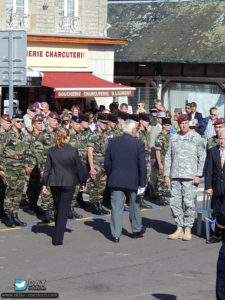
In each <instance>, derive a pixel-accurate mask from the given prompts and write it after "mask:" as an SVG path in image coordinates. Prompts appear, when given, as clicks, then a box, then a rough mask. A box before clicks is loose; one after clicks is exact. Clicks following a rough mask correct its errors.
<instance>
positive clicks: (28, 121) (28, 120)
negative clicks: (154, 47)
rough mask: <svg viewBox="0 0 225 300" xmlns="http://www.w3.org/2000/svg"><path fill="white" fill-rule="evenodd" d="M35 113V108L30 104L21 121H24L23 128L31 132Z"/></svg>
mask: <svg viewBox="0 0 225 300" xmlns="http://www.w3.org/2000/svg"><path fill="white" fill-rule="evenodd" d="M35 113H36V108H35V107H34V106H33V105H32V104H31V105H29V106H28V108H27V113H26V115H24V117H23V120H24V127H25V128H26V129H27V130H28V131H29V132H32V131H33V126H32V119H33V117H34V116H35Z"/></svg>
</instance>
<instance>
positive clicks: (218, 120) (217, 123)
mask: <svg viewBox="0 0 225 300" xmlns="http://www.w3.org/2000/svg"><path fill="white" fill-rule="evenodd" d="M224 123H225V119H224V118H219V119H216V121H214V123H213V125H219V124H224Z"/></svg>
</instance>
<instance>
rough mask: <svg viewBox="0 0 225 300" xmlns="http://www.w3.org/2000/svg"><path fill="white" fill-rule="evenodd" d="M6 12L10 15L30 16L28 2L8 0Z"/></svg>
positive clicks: (25, 0) (24, 0) (26, 0)
mask: <svg viewBox="0 0 225 300" xmlns="http://www.w3.org/2000/svg"><path fill="white" fill-rule="evenodd" d="M6 10H7V12H8V13H16V14H19V15H24V14H28V0H7V2H6Z"/></svg>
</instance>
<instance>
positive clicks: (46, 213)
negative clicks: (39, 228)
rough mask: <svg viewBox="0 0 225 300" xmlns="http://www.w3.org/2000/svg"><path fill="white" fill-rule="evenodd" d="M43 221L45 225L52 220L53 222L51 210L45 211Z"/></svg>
mask: <svg viewBox="0 0 225 300" xmlns="http://www.w3.org/2000/svg"><path fill="white" fill-rule="evenodd" d="M42 221H43V223H51V221H52V220H51V218H50V215H49V210H44V211H43V217H42Z"/></svg>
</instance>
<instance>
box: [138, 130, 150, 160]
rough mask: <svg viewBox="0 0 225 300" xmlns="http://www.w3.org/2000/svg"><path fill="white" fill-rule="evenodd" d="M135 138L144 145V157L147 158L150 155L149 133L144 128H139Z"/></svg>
mask: <svg viewBox="0 0 225 300" xmlns="http://www.w3.org/2000/svg"><path fill="white" fill-rule="evenodd" d="M137 138H138V139H139V140H141V141H143V142H144V144H145V157H146V158H147V157H148V156H149V155H150V133H149V132H148V130H147V129H146V128H144V129H141V128H139V130H138V132H137Z"/></svg>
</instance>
